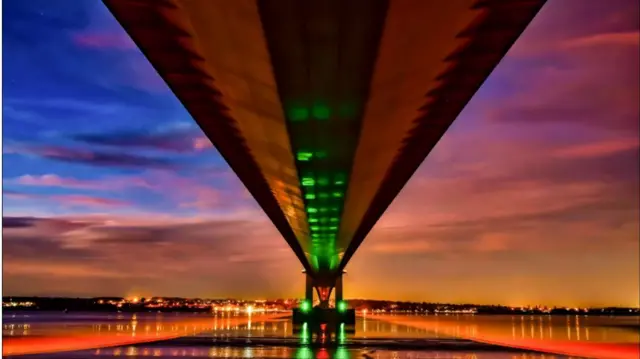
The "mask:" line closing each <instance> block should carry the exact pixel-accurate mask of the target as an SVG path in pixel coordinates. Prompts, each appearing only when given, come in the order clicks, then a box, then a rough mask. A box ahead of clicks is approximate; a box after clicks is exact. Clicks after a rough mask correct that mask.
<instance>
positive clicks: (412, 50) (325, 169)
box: [104, 0, 545, 283]
mask: <svg viewBox="0 0 640 359" xmlns="http://www.w3.org/2000/svg"><path fill="white" fill-rule="evenodd" d="M104 2H105V4H106V5H107V7H108V8H109V10H110V11H111V12H112V13H113V14H114V16H115V17H116V19H117V20H118V21H119V22H120V23H121V24H122V26H123V27H124V28H125V30H126V31H127V32H128V33H129V35H130V36H131V38H132V39H133V40H134V42H135V43H136V44H137V45H138V47H139V48H140V49H141V51H142V52H143V53H144V55H145V56H146V57H147V58H148V59H149V61H150V62H151V64H152V65H153V66H154V67H155V69H156V70H157V72H158V73H159V74H160V76H161V77H162V78H163V79H164V80H165V82H166V83H167V84H168V85H169V87H170V88H171V90H172V91H173V92H174V93H175V94H176V96H177V97H178V98H179V100H180V101H181V102H182V103H183V104H184V106H185V108H186V109H187V110H188V111H189V113H190V114H191V115H192V117H193V118H194V120H195V121H196V122H197V123H198V124H199V126H200V127H201V128H202V130H203V131H204V133H205V134H206V135H207V136H208V137H209V139H211V141H212V143H213V144H214V145H215V147H216V148H217V149H218V151H219V152H220V154H221V155H222V156H223V157H224V158H225V160H226V161H227V162H228V163H229V165H230V167H231V168H232V169H233V170H234V171H235V172H236V174H237V175H238V177H239V178H240V180H241V181H242V182H243V183H244V185H245V186H246V187H247V189H248V190H249V192H250V193H251V194H252V195H253V197H254V198H255V199H256V200H257V202H258V203H259V204H260V206H261V207H262V208H263V209H264V211H265V213H266V214H267V215H268V216H269V218H270V219H271V221H272V222H273V223H274V225H275V226H276V228H277V229H278V230H279V231H280V233H281V234H282V236H283V237H284V239H285V240H286V241H287V243H288V244H289V246H290V247H291V248H292V249H293V251H294V253H295V254H296V256H297V257H298V258H299V259H300V261H301V263H302V264H303V266H304V267H305V269H306V271H307V272H308V273H309V275H310V276H312V277H313V278H314V280H315V281H317V282H327V283H332V282H334V281H335V280H337V279H338V278H339V277H340V275H341V273H342V271H343V269H344V268H345V266H346V265H347V263H348V262H349V260H350V259H351V257H352V256H353V254H354V253H355V251H356V249H357V248H358V247H359V245H360V244H361V243H362V241H363V240H364V238H365V237H366V236H367V234H368V233H369V231H370V230H371V229H372V228H373V226H374V225H375V223H376V221H377V220H378V219H379V218H380V216H381V215H382V214H383V213H384V211H385V210H386V209H387V207H388V206H389V205H390V203H391V202H392V201H393V199H394V198H395V197H396V196H397V194H398V193H399V192H400V190H401V189H402V187H403V186H404V185H405V183H406V182H407V181H408V180H409V178H410V177H411V175H412V174H413V173H414V172H415V170H416V169H417V168H418V166H419V165H420V164H421V163H422V161H423V160H424V159H425V158H426V157H427V155H428V154H429V152H430V151H431V149H432V148H433V147H434V146H435V145H436V143H437V142H438V141H439V139H440V138H441V137H442V136H443V135H444V133H445V132H446V130H447V129H448V128H449V126H450V125H451V123H452V122H453V121H454V120H455V118H456V117H457V116H458V114H459V113H460V112H461V111H462V109H463V108H464V106H465V105H466V104H467V102H468V101H469V100H470V99H471V97H472V96H473V95H474V93H475V92H476V91H477V89H478V88H479V87H480V85H481V84H482V83H483V82H484V80H485V79H486V78H487V77H488V76H489V74H490V73H491V71H492V70H493V69H494V67H495V66H496V65H497V64H498V63H499V62H500V60H501V59H502V58H503V56H504V55H505V54H506V52H507V51H508V50H509V48H510V47H511V46H512V44H513V43H514V42H515V40H516V39H517V38H518V37H519V36H520V34H521V33H522V31H523V30H524V29H525V28H526V26H527V25H528V24H529V22H530V21H531V20H532V19H533V18H534V16H535V15H536V14H537V12H538V11H539V10H540V8H541V7H542V6H543V4H544V3H545V0H449V1H424V0H350V1H340V0H309V1H298V0H278V1H271V0H233V1H209V0H104Z"/></svg>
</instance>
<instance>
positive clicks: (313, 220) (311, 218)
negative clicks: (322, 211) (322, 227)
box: [309, 217, 318, 223]
mask: <svg viewBox="0 0 640 359" xmlns="http://www.w3.org/2000/svg"><path fill="white" fill-rule="evenodd" d="M309 223H318V219H317V218H314V217H309Z"/></svg>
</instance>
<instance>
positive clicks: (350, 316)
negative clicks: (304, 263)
mask: <svg viewBox="0 0 640 359" xmlns="http://www.w3.org/2000/svg"><path fill="white" fill-rule="evenodd" d="M314 289H315V290H316V293H318V300H319V304H318V305H317V306H315V307H314V306H313V302H314V301H313V291H314ZM334 289H335V307H333V308H331V307H330V300H329V299H330V298H331V292H332V291H333V290H334ZM343 295H344V294H343V282H342V275H340V276H338V277H337V278H331V279H326V278H321V279H320V280H318V279H316V278H313V277H312V276H311V275H310V274H309V273H305V295H304V301H303V302H301V303H300V307H299V308H296V309H294V310H293V323H294V326H295V325H302V324H304V323H307V324H308V325H311V326H312V327H316V326H321V325H323V324H324V325H329V327H330V328H332V327H333V328H337V327H338V326H339V324H345V325H354V324H355V310H353V309H348V308H347V303H346V302H344V298H343Z"/></svg>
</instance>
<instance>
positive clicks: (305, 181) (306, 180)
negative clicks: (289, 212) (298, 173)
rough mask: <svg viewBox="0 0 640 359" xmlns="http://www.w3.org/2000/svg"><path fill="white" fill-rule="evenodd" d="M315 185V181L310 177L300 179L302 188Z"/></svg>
mask: <svg viewBox="0 0 640 359" xmlns="http://www.w3.org/2000/svg"><path fill="white" fill-rule="evenodd" d="M315 184H316V180H314V179H313V178H311V177H302V185H303V186H304V187H311V186H315Z"/></svg>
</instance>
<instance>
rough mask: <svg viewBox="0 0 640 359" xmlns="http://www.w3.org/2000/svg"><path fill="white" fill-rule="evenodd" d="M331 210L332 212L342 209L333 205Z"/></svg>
mask: <svg viewBox="0 0 640 359" xmlns="http://www.w3.org/2000/svg"><path fill="white" fill-rule="evenodd" d="M331 211H332V212H338V211H340V209H339V208H338V207H331Z"/></svg>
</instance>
